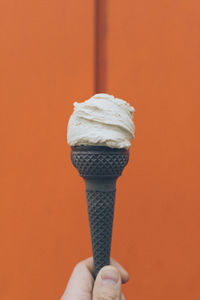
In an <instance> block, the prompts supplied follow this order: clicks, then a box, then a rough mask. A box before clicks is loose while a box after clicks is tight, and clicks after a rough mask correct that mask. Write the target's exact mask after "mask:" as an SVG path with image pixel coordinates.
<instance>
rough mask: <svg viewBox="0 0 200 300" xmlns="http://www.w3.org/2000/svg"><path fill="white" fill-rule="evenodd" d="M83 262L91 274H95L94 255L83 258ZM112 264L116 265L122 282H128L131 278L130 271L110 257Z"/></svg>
mask: <svg viewBox="0 0 200 300" xmlns="http://www.w3.org/2000/svg"><path fill="white" fill-rule="evenodd" d="M83 263H84V264H85V265H86V267H87V268H88V270H89V271H90V272H91V274H92V275H93V274H94V263H93V257H90V258H87V259H85V260H83ZM110 264H111V265H112V266H114V267H116V268H117V269H118V271H119V273H120V276H121V281H122V283H126V282H128V280H129V274H128V272H127V271H126V270H125V269H124V268H123V267H122V266H121V265H120V264H119V263H118V262H117V261H116V260H115V259H113V258H111V259H110Z"/></svg>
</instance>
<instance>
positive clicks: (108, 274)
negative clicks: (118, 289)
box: [101, 267, 119, 285]
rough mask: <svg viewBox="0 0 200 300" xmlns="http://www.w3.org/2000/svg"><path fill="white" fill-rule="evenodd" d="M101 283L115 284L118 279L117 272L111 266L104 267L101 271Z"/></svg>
mask: <svg viewBox="0 0 200 300" xmlns="http://www.w3.org/2000/svg"><path fill="white" fill-rule="evenodd" d="M101 279H102V283H103V284H112V285H116V284H117V283H118V281H119V272H118V271H117V270H116V269H115V268H113V267H104V268H103V269H102V271H101Z"/></svg>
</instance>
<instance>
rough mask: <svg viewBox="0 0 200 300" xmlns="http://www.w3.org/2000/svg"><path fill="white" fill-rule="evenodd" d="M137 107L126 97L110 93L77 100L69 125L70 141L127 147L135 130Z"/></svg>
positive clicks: (70, 142) (73, 142)
mask: <svg viewBox="0 0 200 300" xmlns="http://www.w3.org/2000/svg"><path fill="white" fill-rule="evenodd" d="M134 111H135V110H134V108H133V107H132V106H130V105H129V104H128V103H127V102H126V101H123V100H121V99H117V98H114V96H111V95H107V94H96V95H94V96H93V97H91V98H90V99H89V100H86V101H85V102H82V103H77V102H75V103H74V112H73V114H72V115H71V117H70V119H69V123H68V128H67V141H68V144H69V145H70V146H80V145H87V146H88V145H93V146H107V147H111V148H126V149H128V148H129V147H130V146H131V140H132V139H133V138H134V133H135V126H134V123H133V120H132V119H133V112H134Z"/></svg>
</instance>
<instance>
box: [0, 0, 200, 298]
mask: <svg viewBox="0 0 200 300" xmlns="http://www.w3.org/2000/svg"><path fill="white" fill-rule="evenodd" d="M102 2H103V1H102ZM106 3H107V5H106V7H105V9H106V14H105V17H106V20H107V22H106V23H107V24H106V28H104V30H103V34H100V35H99V38H100V39H102V43H103V49H105V52H104V54H103V55H102V54H101V59H103V60H104V61H103V63H102V64H103V66H104V69H103V70H102V69H99V70H98V72H99V73H100V76H99V78H103V79H102V84H101V82H100V83H99V85H98V87H99V89H101V90H102V91H103V92H105V91H106V92H108V93H111V94H114V95H115V96H117V97H119V98H120V97H121V98H122V99H126V100H128V101H129V102H130V103H131V104H132V105H134V107H135V108H136V113H135V124H136V138H135V141H134V143H133V146H132V147H131V150H130V162H129V165H128V166H127V167H126V169H125V170H124V174H123V176H122V177H121V178H120V179H119V181H118V185H117V198H116V209H115V220H114V231H113V243H112V256H113V257H114V258H115V259H117V260H118V261H119V262H120V263H121V264H122V265H124V266H125V267H126V268H127V269H128V271H129V273H130V277H131V280H130V282H129V283H128V284H127V286H126V287H125V288H124V293H125V295H126V297H127V299H137V300H146V299H148V300H151V299H152V300H161V299H162V300H168V299H171V300H179V299H180V300H199V299H200V285H199V282H200V256H199V253H200V234H199V230H200V201H199V199H200V188H199V179H200V178H199V170H200V156H199V152H200V143H199V130H200V122H199V111H200V88H199V77H200V4H199V1H197V0H183V1H177V0H176V1H174V0H168V1H159V0H152V1H147V0H140V1H139V0H137V1H131V0H128V1H122V0H110V1H107V2H106ZM104 4H105V1H104ZM94 12H95V9H94V2H93V1H92V0H91V1H81V0H76V1H68V0H67V1H66V0H65V1H64V0H58V1H55V0H48V1H47V0H44V1H41V0H34V1H33V0H30V1H25V0H10V1H7V0H1V1H0V135H1V137H0V140H1V148H0V166H1V167H0V245H1V246H0V299H1V300H11V299H16V300H25V299H30V300H35V299H48V300H53V299H59V298H60V297H61V295H62V293H63V291H64V289H65V286H66V283H67V280H68V278H69V276H70V274H71V272H72V269H73V267H74V265H75V264H76V263H77V262H78V261H80V260H82V259H84V258H86V257H88V256H90V255H91V246H90V235H89V226H88V219H87V209H86V200H85V194H84V185H83V181H82V180H81V179H80V178H79V176H78V175H77V172H76V170H75V169H74V168H73V167H72V165H71V162H70V149H69V147H68V146H67V143H66V126H67V121H68V118H69V116H70V114H71V113H72V109H73V106H72V103H73V101H74V100H78V101H83V100H85V99H87V98H89V97H90V96H92V95H93V94H94V93H95V86H96V85H95V78H96V77H95V75H96V74H95V72H94V70H95V47H94V44H95V42H96V40H95V38H94V36H95V35H94V33H95V26H94V25H95V16H94ZM99 68H101V67H99ZM102 74H104V76H103V75H102ZM105 78H106V80H105Z"/></svg>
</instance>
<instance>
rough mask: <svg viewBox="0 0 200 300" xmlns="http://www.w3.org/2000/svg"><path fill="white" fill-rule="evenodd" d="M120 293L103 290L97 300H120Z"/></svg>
mask: <svg viewBox="0 0 200 300" xmlns="http://www.w3.org/2000/svg"><path fill="white" fill-rule="evenodd" d="M120 298H121V297H120V295H119V292H118V291H116V290H111V289H104V290H101V292H100V295H98V296H97V298H96V299H97V300H120Z"/></svg>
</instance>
